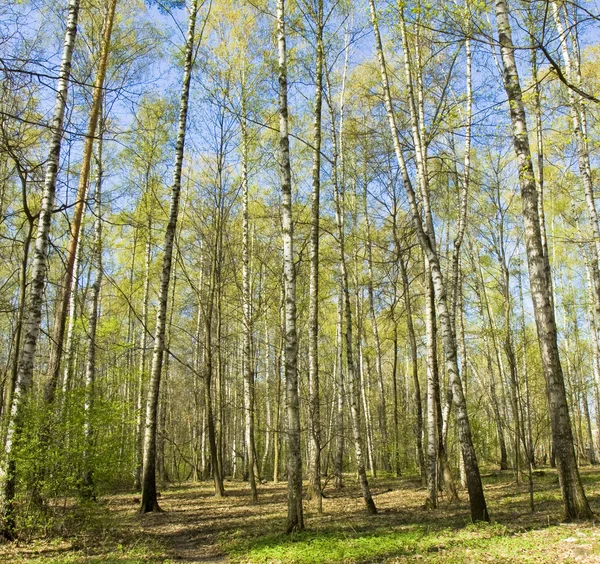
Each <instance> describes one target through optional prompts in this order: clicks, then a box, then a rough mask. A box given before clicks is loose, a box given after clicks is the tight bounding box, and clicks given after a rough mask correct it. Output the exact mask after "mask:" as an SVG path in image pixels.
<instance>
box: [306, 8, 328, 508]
mask: <svg viewBox="0 0 600 564" xmlns="http://www.w3.org/2000/svg"><path fill="white" fill-rule="evenodd" d="M311 9H313V11H315V13H314V20H315V21H314V25H315V38H316V46H315V110H314V112H315V116H314V122H313V146H314V149H313V165H312V193H311V226H310V258H309V260H310V289H309V300H310V303H309V312H308V324H309V329H308V333H309V334H308V378H309V383H308V386H309V395H310V397H309V411H310V421H309V424H310V426H311V429H310V436H309V456H310V460H309V475H308V478H309V485H310V488H309V497H310V498H313V499H314V500H315V505H316V507H317V511H318V512H319V513H321V512H322V511H323V498H322V494H321V405H320V397H319V345H318V343H319V238H320V235H321V234H320V229H319V215H320V205H321V201H320V191H321V117H322V116H321V114H322V108H323V60H324V58H325V53H324V45H323V0H317V2H316V8H311Z"/></svg>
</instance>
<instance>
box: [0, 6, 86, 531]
mask: <svg viewBox="0 0 600 564" xmlns="http://www.w3.org/2000/svg"><path fill="white" fill-rule="evenodd" d="M79 5H80V0H70V1H69V4H68V17H67V27H66V31H65V39H64V44H63V51H62V58H61V63H60V71H59V75H58V82H57V87H56V102H55V105H54V112H53V115H52V122H51V132H52V134H51V139H50V146H49V150H48V161H47V165H46V177H45V179H44V191H43V194H42V203H41V208H40V213H39V218H38V229H37V234H36V239H35V250H34V257H33V266H32V270H31V282H30V290H29V304H28V306H27V315H26V319H25V332H24V338H23V347H22V350H21V353H20V359H19V369H18V373H17V382H16V386H15V392H14V395H13V400H12V405H11V407H10V413H9V414H8V417H9V423H8V431H7V435H6V439H5V442H4V456H3V457H2V460H1V461H0V505H1V507H0V511H1V512H2V513H1V516H0V518H1V523H0V535H1V536H4V537H6V538H12V537H13V535H14V525H15V521H14V512H13V501H14V497H15V487H16V464H15V458H14V452H13V450H14V447H15V443H16V441H17V440H18V439H19V436H20V434H21V431H22V429H23V424H24V421H23V409H24V407H25V401H26V396H27V394H28V392H29V391H30V390H31V386H32V383H33V365H34V359H35V353H36V349H37V345H38V337H39V334H40V326H41V324H42V306H43V303H44V288H45V285H46V271H47V262H48V256H47V255H48V241H49V235H50V224H51V221H52V213H53V208H54V199H55V195H56V178H57V175H58V166H59V161H60V149H61V144H62V139H63V134H64V130H63V121H64V116H65V109H66V106H67V94H68V89H69V79H70V76H71V60H72V57H73V48H74V45H75V37H76V35H77V19H78V16H79Z"/></svg>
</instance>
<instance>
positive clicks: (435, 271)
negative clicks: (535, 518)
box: [369, 0, 489, 521]
mask: <svg viewBox="0 0 600 564" xmlns="http://www.w3.org/2000/svg"><path fill="white" fill-rule="evenodd" d="M369 5H370V8H371V20H372V24H373V30H374V32H375V42H376V48H377V55H378V59H379V67H380V71H381V79H382V83H383V89H384V99H385V106H386V111H387V116H388V121H389V126H390V132H391V134H392V141H393V143H394V150H395V153H396V158H397V160H398V164H399V166H400V171H401V174H402V179H403V182H404V187H405V190H406V193H407V196H408V200H409V205H410V210H411V216H412V220H413V224H414V227H415V229H416V231H417V235H418V239H419V243H420V245H421V247H422V249H423V252H424V253H425V255H426V256H427V260H428V261H429V264H430V267H431V273H432V281H433V287H434V290H435V297H436V307H437V313H438V318H439V320H440V326H441V329H442V342H443V344H444V356H445V361H446V369H447V371H448V376H449V380H450V382H451V385H452V392H453V400H454V405H455V408H456V410H455V411H456V422H457V426H458V432H459V438H460V444H461V449H462V455H463V459H464V462H465V468H466V474H467V486H468V490H469V502H470V507H471V518H472V519H473V520H474V521H480V520H483V521H489V514H488V511H487V505H486V501H485V495H484V493H483V484H482V482H481V475H480V472H479V464H478V462H477V455H476V453H475V447H474V445H473V437H472V434H471V425H470V423H469V416H468V412H467V404H466V401H465V396H464V393H463V387H462V382H461V379H460V372H459V368H458V360H457V344H456V337H455V335H454V331H453V329H452V323H451V319H450V313H449V310H448V300H447V293H446V287H445V284H444V279H443V276H442V270H441V265H440V261H439V257H438V254H437V250H436V242H435V231H434V229H433V219H432V216H431V210H430V206H429V193H428V186H427V171H426V166H425V161H426V159H423V156H424V154H423V153H422V148H421V143H420V140H419V138H420V133H419V131H418V127H415V125H416V123H415V119H416V118H415V111H414V109H413V110H412V111H411V115H412V121H413V130H414V134H413V138H414V141H415V145H416V147H415V155H416V161H417V164H418V168H419V170H420V174H419V175H418V176H419V181H420V187H421V196H422V199H423V203H422V205H423V207H424V209H425V223H424V221H423V218H422V216H421V211H420V209H419V205H418V204H417V197H416V194H415V190H414V188H413V185H412V183H411V180H410V176H409V173H408V168H407V166H406V162H405V160H404V155H403V153H402V148H401V145H400V138H399V135H398V129H397V126H396V118H395V114H394V109H393V106H392V98H391V93H390V85H389V78H388V73H387V67H386V64H385V58H384V53H383V45H382V41H381V35H380V33H379V25H378V22H377V14H376V11H375V3H374V0H369ZM403 35H404V36H405V35H406V34H405V33H403ZM404 43H406V41H404ZM404 48H405V56H406V59H407V60H408V56H409V53H408V51H407V48H406V44H405V46H404ZM407 64H408V63H407ZM408 74H409V75H410V73H408ZM408 82H409V84H408V86H409V101H410V102H411V108H413V107H414V96H413V95H412V94H411V93H410V88H411V82H410V80H409V81H408Z"/></svg>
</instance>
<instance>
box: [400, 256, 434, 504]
mask: <svg viewBox="0 0 600 564" xmlns="http://www.w3.org/2000/svg"><path fill="white" fill-rule="evenodd" d="M425 262H426V263H427V261H425ZM405 291H406V290H405ZM425 300H426V301H425V326H426V330H427V471H426V476H427V480H426V485H427V502H426V504H425V505H426V507H427V508H429V509H436V508H437V506H438V499H437V491H438V484H437V468H438V459H437V447H438V443H439V441H438V427H437V420H436V419H437V409H436V393H435V390H436V378H437V370H436V368H435V365H436V363H437V359H436V356H437V350H436V338H437V333H436V327H435V295H434V292H433V285H432V283H431V272H430V269H429V265H427V264H426V268H425ZM438 387H439V383H438Z"/></svg>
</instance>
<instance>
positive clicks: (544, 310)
mask: <svg viewBox="0 0 600 564" xmlns="http://www.w3.org/2000/svg"><path fill="white" fill-rule="evenodd" d="M496 22H497V27H498V36H499V41H500V52H501V56H502V64H503V73H504V76H503V79H504V88H505V90H506V94H507V96H508V101H509V106H510V117H511V122H512V128H513V143H514V149H515V153H516V155H517V159H518V163H519V182H520V185H521V200H522V206H523V220H524V223H525V245H526V250H527V263H528V267H529V281H530V285H531V295H532V300H533V309H534V315H535V321H536V326H537V332H538V341H539V346H540V355H541V358H542V367H543V370H544V377H545V380H546V394H547V396H548V407H549V414H550V422H551V426H552V440H553V447H554V452H555V457H556V463H557V467H558V476H559V482H560V486H561V491H562V497H563V509H564V516H565V518H566V519H580V518H590V517H591V516H592V511H591V509H590V506H589V504H588V501H587V498H586V496H585V492H584V490H583V485H582V483H581V478H580V476H579V470H578V468H577V460H576V458H575V450H574V448H573V432H572V429H571V420H570V416H569V407H568V404H567V396H566V391H565V382H564V377H563V371H562V366H561V363H560V357H559V353H558V343H557V330H556V321H555V317H554V308H553V305H552V299H551V297H550V295H551V287H550V284H551V282H550V280H549V278H548V270H549V269H548V256H547V255H546V254H544V249H543V246H542V237H541V232H540V223H539V214H538V194H537V189H536V182H535V173H534V171H533V163H532V160H531V152H530V149H529V137H528V132H527V122H526V117H525V106H524V105H523V100H522V93H521V85H520V82H519V75H518V73H517V66H516V62H515V53H514V46H513V42H512V34H511V28H510V22H509V12H508V5H507V2H506V0H496Z"/></svg>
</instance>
